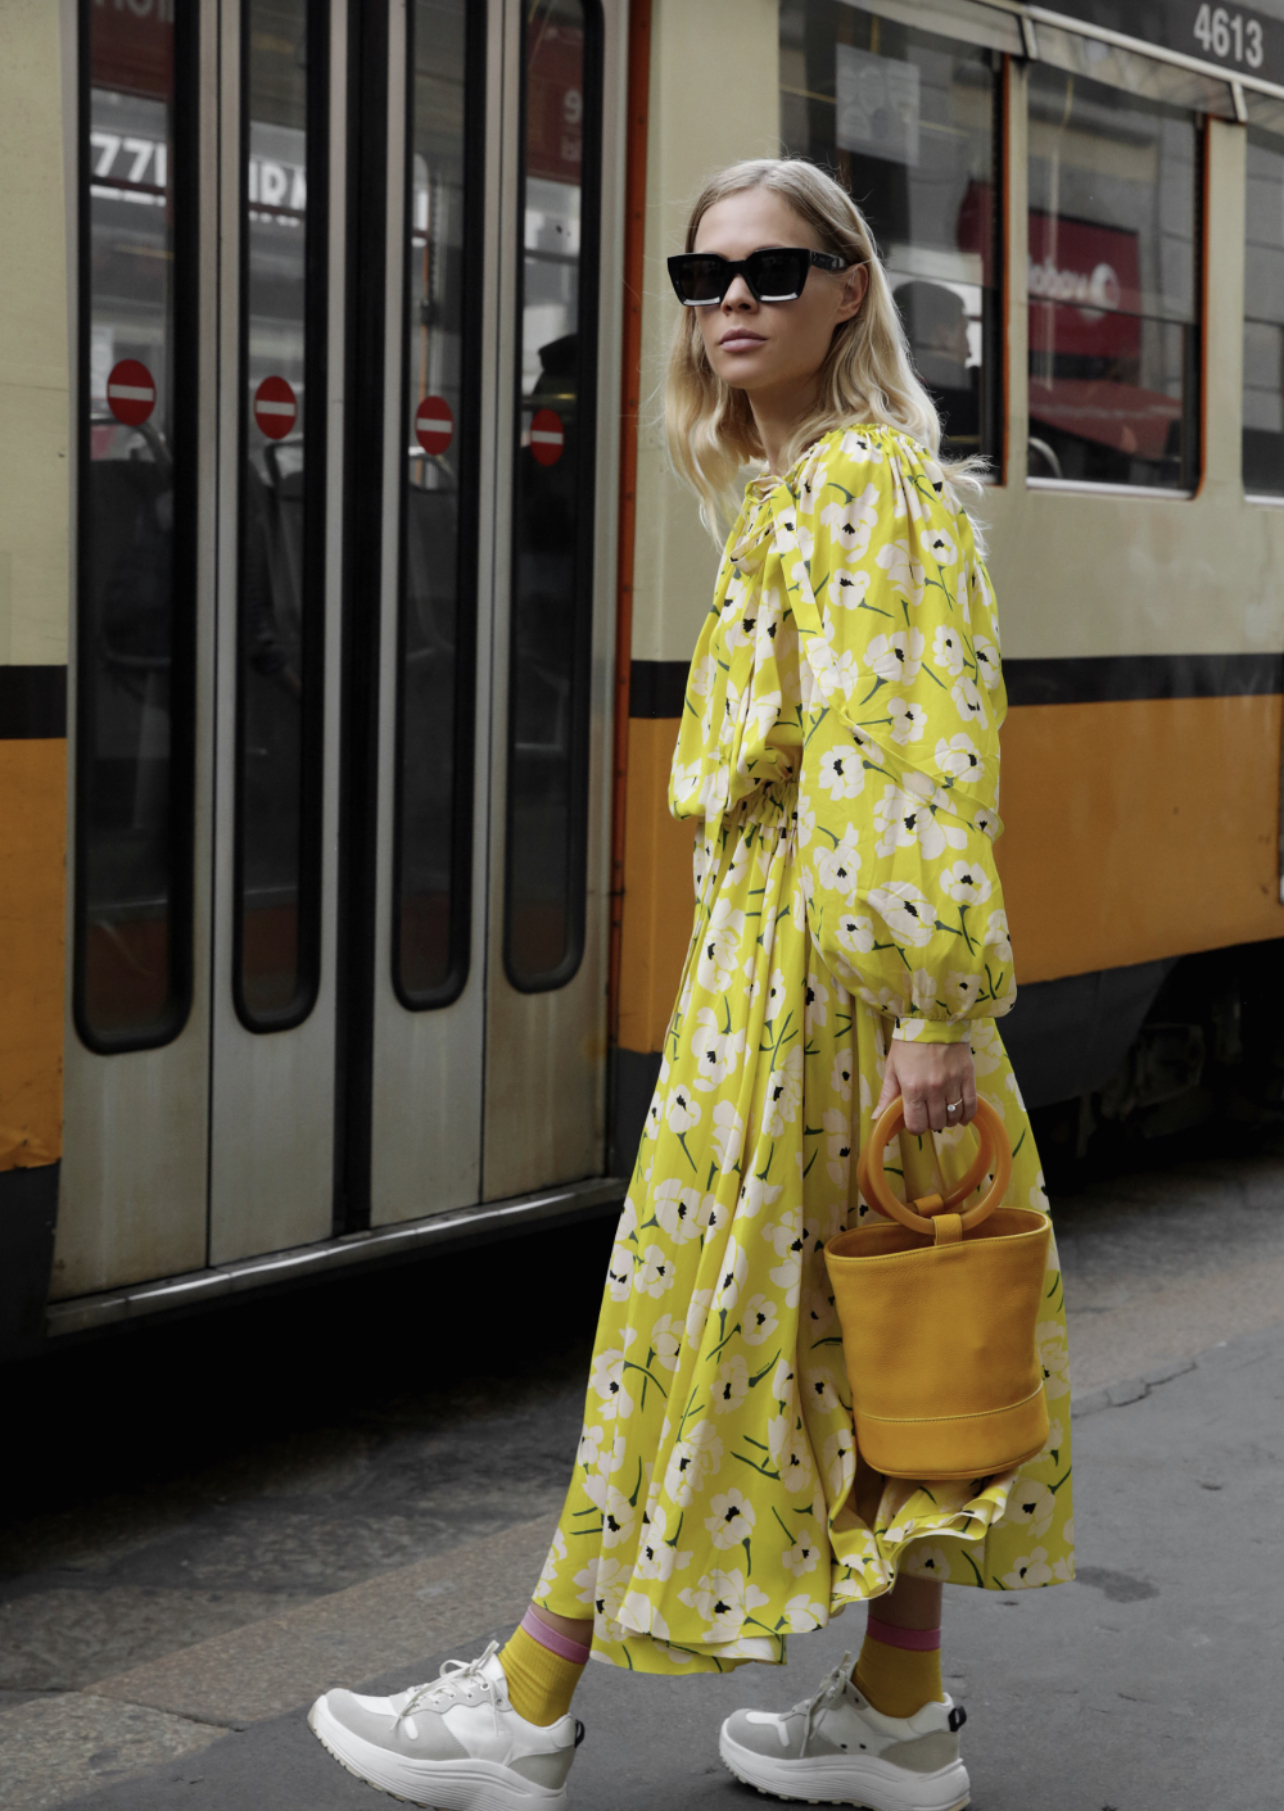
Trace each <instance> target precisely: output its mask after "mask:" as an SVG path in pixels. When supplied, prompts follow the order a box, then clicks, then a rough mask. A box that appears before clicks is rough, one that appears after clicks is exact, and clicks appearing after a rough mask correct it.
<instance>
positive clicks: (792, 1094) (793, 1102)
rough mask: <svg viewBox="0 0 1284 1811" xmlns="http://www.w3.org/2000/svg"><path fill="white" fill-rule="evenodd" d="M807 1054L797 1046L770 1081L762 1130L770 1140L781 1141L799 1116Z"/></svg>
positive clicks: (774, 1071)
mask: <svg viewBox="0 0 1284 1811" xmlns="http://www.w3.org/2000/svg"><path fill="white" fill-rule="evenodd" d="M802 1088H803V1053H802V1051H801V1050H800V1049H799V1047H798V1046H797V1044H795V1045H794V1047H793V1049H792V1050H791V1051H790V1052H789V1055H788V1056H787V1057H786V1058H785V1060H784V1062H783V1063H781V1064H780V1066H779V1068H776V1069H773V1070H772V1072H771V1075H770V1076H769V1077H768V1080H767V1100H766V1105H765V1107H764V1109H763V1115H762V1128H763V1131H764V1132H766V1134H767V1136H768V1138H779V1137H780V1134H781V1133H782V1132H783V1131H784V1129H785V1127H786V1126H791V1125H792V1124H793V1123H794V1121H795V1119H797V1117H798V1108H799V1107H800V1106H801V1104H802Z"/></svg>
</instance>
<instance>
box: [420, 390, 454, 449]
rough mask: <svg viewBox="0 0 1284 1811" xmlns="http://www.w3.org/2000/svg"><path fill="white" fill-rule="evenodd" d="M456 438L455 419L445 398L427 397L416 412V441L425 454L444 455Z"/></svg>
mask: <svg viewBox="0 0 1284 1811" xmlns="http://www.w3.org/2000/svg"><path fill="white" fill-rule="evenodd" d="M454 437H455V417H454V416H453V415H452V414H451V412H450V404H449V403H448V402H447V401H446V398H445V397H444V396H425V397H424V399H423V401H422V402H421V403H420V405H419V407H418V408H417V409H416V410H415V439H416V440H417V441H418V442H419V444H420V446H421V447H422V448H423V449H424V451H425V453H444V452H445V451H446V448H447V447H448V446H449V445H450V443H451V441H452V440H453V439H454Z"/></svg>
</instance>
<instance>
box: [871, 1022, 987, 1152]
mask: <svg viewBox="0 0 1284 1811" xmlns="http://www.w3.org/2000/svg"><path fill="white" fill-rule="evenodd" d="M898 1094H899V1095H900V1096H901V1098H902V1099H903V1100H904V1102H905V1129H906V1130H907V1131H909V1132H927V1131H932V1132H944V1131H946V1130H947V1129H948V1128H949V1127H950V1126H965V1125H968V1124H969V1123H970V1122H971V1121H972V1120H973V1119H975V1117H976V1073H975V1071H974V1070H973V1068H972V1046H971V1045H970V1044H968V1043H967V1042H966V1041H965V1042H964V1043H962V1044H903V1043H898V1042H897V1040H896V1039H895V1038H893V1039H892V1041H891V1043H890V1044H889V1045H888V1047H887V1072H886V1074H885V1075H884V1077H883V1092H882V1093H881V1094H880V1095H879V1097H878V1105H877V1106H876V1107H875V1109H874V1117H875V1118H876V1119H877V1117H878V1115H879V1114H880V1113H881V1112H882V1111H883V1109H884V1108H885V1107H890V1106H891V1104H892V1102H893V1101H894V1100H895V1099H896V1096H897V1095H898ZM960 1100H961V1101H962V1102H963V1105H962V1108H961V1109H958V1108H956V1109H955V1111H954V1112H953V1113H951V1112H949V1111H948V1109H949V1106H950V1103H951V1102H953V1101H960Z"/></svg>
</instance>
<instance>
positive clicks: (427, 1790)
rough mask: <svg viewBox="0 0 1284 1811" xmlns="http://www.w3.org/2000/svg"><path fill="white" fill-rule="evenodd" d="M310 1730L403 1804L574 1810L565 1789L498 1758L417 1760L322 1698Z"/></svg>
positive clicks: (462, 1810) (489, 1810)
mask: <svg viewBox="0 0 1284 1811" xmlns="http://www.w3.org/2000/svg"><path fill="white" fill-rule="evenodd" d="M308 1728H309V1729H310V1730H311V1731H312V1733H313V1735H314V1736H315V1737H316V1738H317V1740H318V1741H319V1742H320V1744H321V1746H322V1747H323V1748H324V1749H325V1751H326V1753H327V1754H329V1755H331V1756H332V1757H333V1758H334V1759H335V1760H336V1761H338V1763H339V1765H340V1766H341V1767H344V1768H346V1769H347V1771H348V1772H349V1773H350V1774H352V1775H353V1776H354V1778H356V1779H359V1780H361V1781H363V1782H364V1784H365V1785H367V1786H374V1787H376V1788H377V1790H378V1791H380V1792H386V1793H387V1794H388V1797H389V1798H395V1799H399V1800H400V1801H401V1803H402V1804H406V1805H420V1806H425V1807H431V1811H568V1808H569V1805H570V1799H569V1798H568V1796H567V1793H566V1791H565V1789H564V1788H563V1789H562V1790H561V1791H557V1792H555V1791H553V1790H551V1789H550V1788H549V1787H548V1786H540V1785H537V1784H536V1783H535V1781H534V1780H524V1779H522V1777H521V1775H520V1774H515V1773H514V1772H513V1771H512V1769H511V1768H510V1767H504V1766H502V1765H501V1764H500V1763H499V1762H497V1761H473V1760H468V1761H414V1760H411V1759H410V1758H409V1756H406V1755H399V1754H389V1752H388V1750H387V1749H386V1748H379V1747H376V1745H375V1744H374V1743H373V1742H367V1741H366V1740H365V1739H364V1738H363V1737H362V1736H359V1735H354V1734H353V1732H352V1731H351V1730H350V1729H345V1728H344V1726H343V1724H342V1723H340V1722H339V1721H338V1719H337V1718H336V1717H334V1716H333V1715H332V1714H331V1712H330V1711H329V1709H328V1708H327V1706H326V1703H325V1700H324V1698H319V1699H318V1700H317V1702H316V1703H315V1704H314V1705H313V1706H312V1709H311V1710H310V1711H309V1712H308Z"/></svg>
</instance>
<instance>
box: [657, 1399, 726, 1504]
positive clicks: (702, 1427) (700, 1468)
mask: <svg viewBox="0 0 1284 1811" xmlns="http://www.w3.org/2000/svg"><path fill="white" fill-rule="evenodd" d="M721 1467H722V1442H721V1440H720V1439H719V1438H718V1436H717V1434H715V1433H714V1431H713V1428H712V1427H711V1426H710V1424H709V1423H708V1422H707V1421H702V1422H700V1423H699V1424H698V1425H697V1426H696V1427H695V1428H694V1429H693V1430H692V1432H691V1433H690V1434H689V1435H688V1437H687V1438H686V1439H685V1440H678V1441H675V1442H674V1446H673V1450H672V1452H671V1453H670V1454H669V1465H668V1470H667V1471H666V1472H665V1476H664V1489H665V1493H666V1495H667V1496H668V1498H669V1501H670V1502H671V1503H673V1504H675V1505H676V1506H677V1507H678V1508H679V1509H689V1508H690V1507H691V1504H692V1502H693V1501H694V1499H695V1496H696V1493H697V1492H698V1491H699V1490H701V1489H702V1488H703V1486H704V1483H705V1480H706V1479H708V1478H714V1477H716V1476H717V1475H718V1472H719V1471H720V1469H721Z"/></svg>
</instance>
